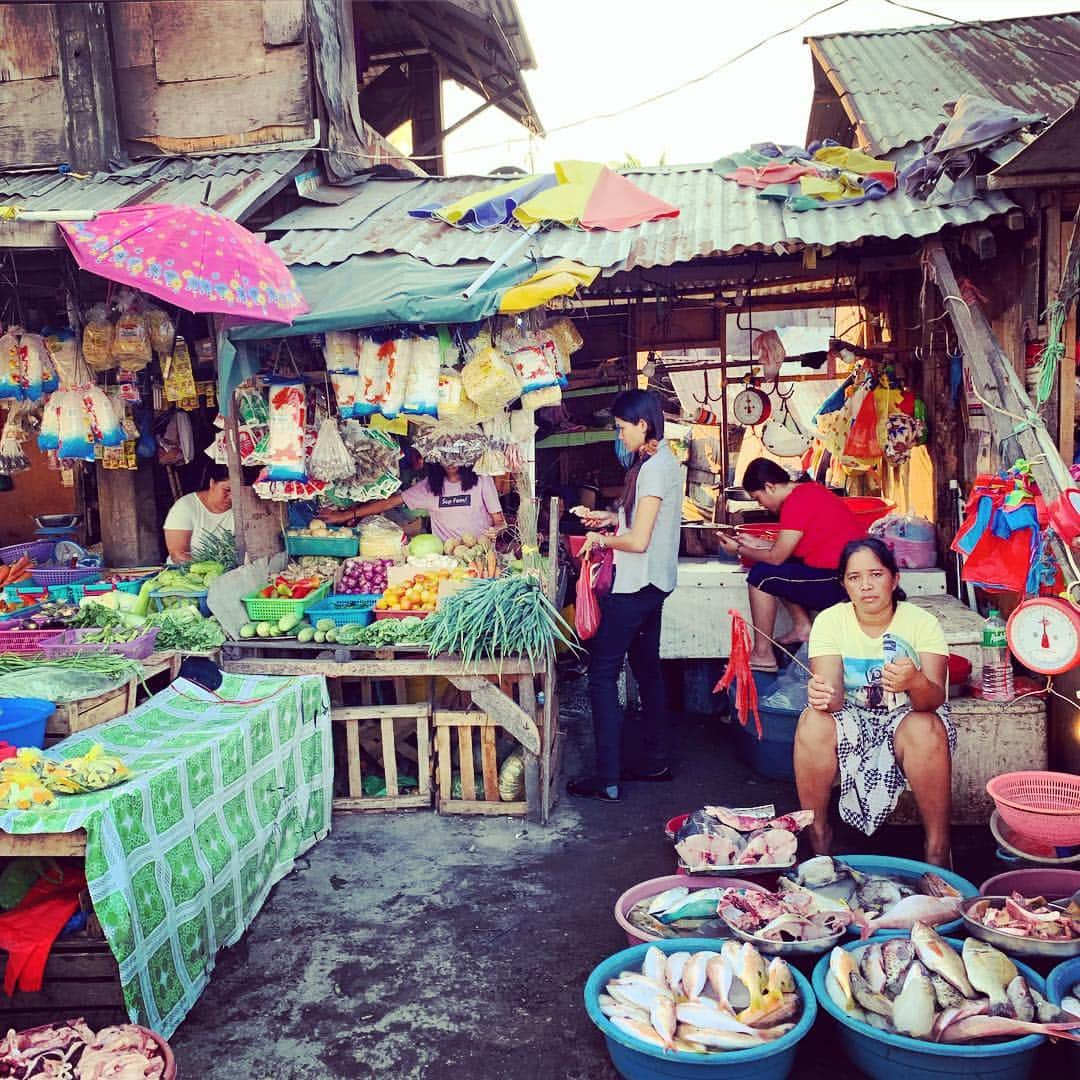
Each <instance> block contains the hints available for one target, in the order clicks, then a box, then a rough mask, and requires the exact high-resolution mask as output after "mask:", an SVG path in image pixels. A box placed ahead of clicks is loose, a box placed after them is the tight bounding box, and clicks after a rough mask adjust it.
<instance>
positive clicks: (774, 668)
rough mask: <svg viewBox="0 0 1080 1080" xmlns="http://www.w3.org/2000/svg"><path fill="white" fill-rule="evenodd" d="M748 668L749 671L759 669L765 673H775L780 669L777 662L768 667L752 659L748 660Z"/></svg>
mask: <svg viewBox="0 0 1080 1080" xmlns="http://www.w3.org/2000/svg"><path fill="white" fill-rule="evenodd" d="M750 670H751V671H761V672H764V673H765V674H767V675H775V674H776V673H777V672H778V671H779V670H780V665H779V664H773V665H772V666H771V667H770V666H769V665H768V664H755V663H754V662H753V661H751V662H750Z"/></svg>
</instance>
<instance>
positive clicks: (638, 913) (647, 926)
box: [626, 904, 679, 938]
mask: <svg viewBox="0 0 1080 1080" xmlns="http://www.w3.org/2000/svg"><path fill="white" fill-rule="evenodd" d="M626 921H627V922H628V923H629V924H630V925H631V926H632V927H633V928H634V929H635V930H640V931H641V932H642V933H644V934H649V935H650V936H652V937H657V938H674V937H678V936H679V934H678V931H676V930H673V929H672V928H671V927H670V926H665V925H664V924H663V923H662V922H661V921H660V920H659V919H658V918H657V917H656V916H655V915H650V914H649V913H648V912H647V911H646V910H645V909H644V908H643V907H642V906H641V905H640V904H635V905H634V906H633V907H632V908H631V909H630V910H629V911H628V912H627V915H626Z"/></svg>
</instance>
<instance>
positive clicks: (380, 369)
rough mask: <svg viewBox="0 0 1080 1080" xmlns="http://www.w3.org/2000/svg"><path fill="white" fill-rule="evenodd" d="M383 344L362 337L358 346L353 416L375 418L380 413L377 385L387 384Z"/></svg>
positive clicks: (358, 341)
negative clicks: (381, 357) (380, 357)
mask: <svg viewBox="0 0 1080 1080" xmlns="http://www.w3.org/2000/svg"><path fill="white" fill-rule="evenodd" d="M380 344H381V342H379V341H376V340H375V339H374V338H371V337H367V336H364V337H360V338H358V340H357V345H356V376H357V377H356V397H355V399H354V401H353V411H352V415H353V416H354V417H356V416H374V414H375V413H377V412H378V411H379V404H378V401H377V397H376V395H377V390H376V387H377V384H379V382H380V380H382V382H385V378H386V375H385V370H384V366H385V365H384V364H383V362H382V361H381V360H380V359H379V345H380Z"/></svg>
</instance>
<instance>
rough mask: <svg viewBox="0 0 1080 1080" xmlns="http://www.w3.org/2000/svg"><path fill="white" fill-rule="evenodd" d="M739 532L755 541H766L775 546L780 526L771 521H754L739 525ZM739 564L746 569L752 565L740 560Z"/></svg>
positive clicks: (746, 560) (749, 562)
mask: <svg viewBox="0 0 1080 1080" xmlns="http://www.w3.org/2000/svg"><path fill="white" fill-rule="evenodd" d="M739 532H740V533H743V534H745V535H746V536H752V537H754V538H755V539H756V540H768V542H769V543H770V544H775V543H776V541H777V540H778V539H779V538H780V526H779V525H777V524H776V523H775V522H771V521H755V522H751V523H750V524H749V525H740V526H739ZM740 562H742V564H743V566H745V567H747V569H749V568H750V567H751V566H753V565H754V564H753V563H752V562H751V561H750V560H749V559H741V560H740Z"/></svg>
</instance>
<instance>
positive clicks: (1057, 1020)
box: [1028, 985, 1080, 1024]
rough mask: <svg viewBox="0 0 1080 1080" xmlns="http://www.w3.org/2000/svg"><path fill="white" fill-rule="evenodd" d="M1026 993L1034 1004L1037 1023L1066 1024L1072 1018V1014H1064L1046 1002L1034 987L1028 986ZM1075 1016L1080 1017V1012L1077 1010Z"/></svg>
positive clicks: (1058, 1008) (1051, 1003) (1049, 1002)
mask: <svg viewBox="0 0 1080 1080" xmlns="http://www.w3.org/2000/svg"><path fill="white" fill-rule="evenodd" d="M1028 992H1029V993H1030V994H1031V997H1032V1000H1033V1001H1034V1002H1035V1020H1036V1022H1037V1023H1040V1024H1067V1023H1068V1022H1069V1021H1070V1020H1071V1019H1072V1018H1073V1016H1072V1013H1070V1012H1066V1011H1065V1010H1064V1009H1063V1008H1060V1007H1059V1006H1057V1005H1055V1004H1054V1003H1053V1002H1052V1001H1047V1000H1046V998H1044V997H1043V996H1042V994H1040V993H1039V991H1038V990H1036V989H1035V987H1034V986H1030V985H1029V986H1028ZM1064 1004H1065V1002H1064V1001H1062V1005H1064ZM1076 1015H1077V1016H1080V1010H1077V1012H1076Z"/></svg>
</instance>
